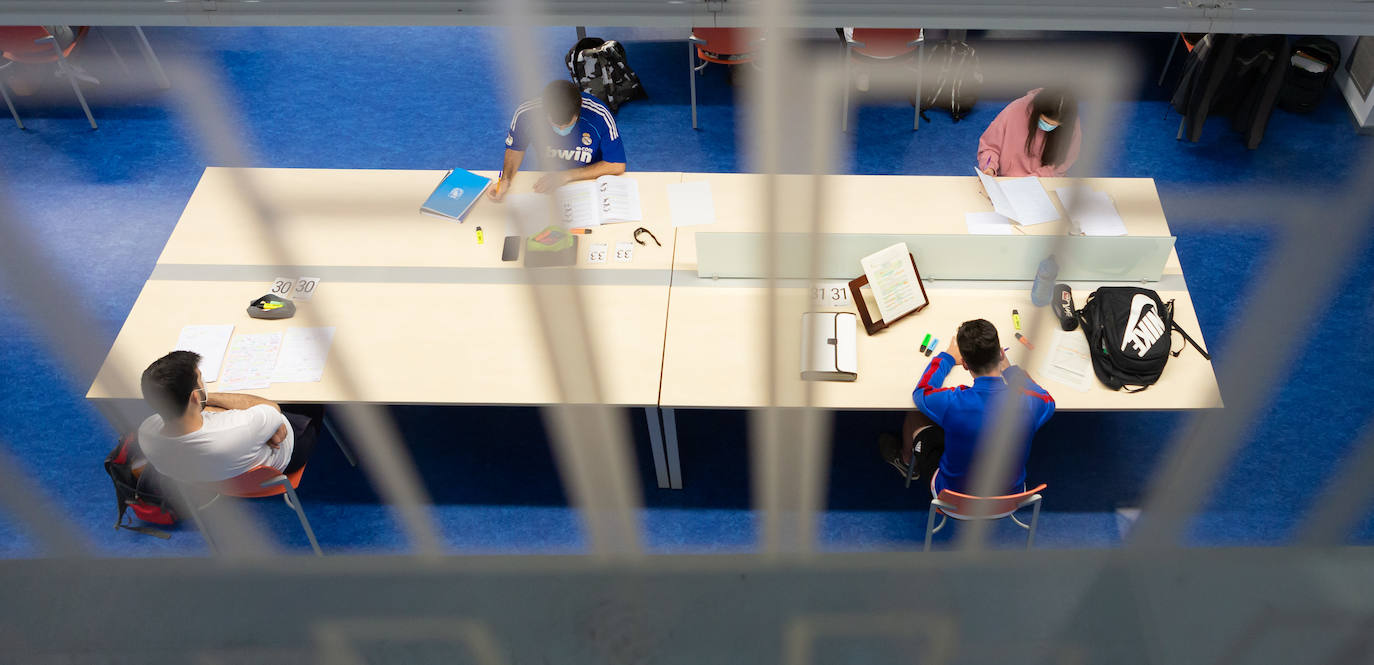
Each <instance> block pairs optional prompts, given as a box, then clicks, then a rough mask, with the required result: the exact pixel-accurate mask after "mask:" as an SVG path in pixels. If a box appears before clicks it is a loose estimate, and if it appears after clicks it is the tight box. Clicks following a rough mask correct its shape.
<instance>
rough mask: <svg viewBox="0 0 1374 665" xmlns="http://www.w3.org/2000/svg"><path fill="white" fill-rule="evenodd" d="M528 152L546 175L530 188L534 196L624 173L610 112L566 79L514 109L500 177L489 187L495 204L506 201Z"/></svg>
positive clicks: (620, 146)
mask: <svg viewBox="0 0 1374 665" xmlns="http://www.w3.org/2000/svg"><path fill="white" fill-rule="evenodd" d="M526 151H533V153H534V154H533V157H534V161H535V164H536V165H537V167H538V168H539V169H541V170H543V171H547V173H545V174H544V175H543V176H541V177H540V178H539V181H538V182H536V183H535V184H534V191H536V192H548V191H552V190H554V189H557V188H558V187H560V186H562V185H564V184H567V183H569V182H572V181H574V180H595V179H597V178H599V177H601V176H603V175H620V174H622V173H624V172H625V144H624V143H622V142H621V140H620V128H619V127H616V124H615V118H614V117H612V116H611V110H610V109H608V108H606V105H605V104H602V103H601V102H600V101H599V100H597V98H595V97H593V96H591V95H586V94H583V93H582V91H580V90H578V89H577V86H575V85H573V84H572V82H570V81H553V82H552V83H549V84H548V85H546V86H544V94H543V95H540V96H539V97H538V98H536V99H531V100H528V101H526V102H525V103H523V104H521V105H520V106H519V107H518V108H516V109H515V115H514V116H512V117H511V119H510V131H509V132H507V133H506V154H505V157H504V159H503V162H502V166H501V177H500V178H499V179H498V180H497V181H496V184H494V185H492V186H491V187H490V188H489V189H487V196H489V197H491V199H492V200H493V201H500V200H501V199H503V198H505V196H506V192H507V191H508V190H509V189H510V183H511V180H512V179H514V178H515V172H516V171H519V170H520V163H521V162H522V161H524V159H525V152H526Z"/></svg>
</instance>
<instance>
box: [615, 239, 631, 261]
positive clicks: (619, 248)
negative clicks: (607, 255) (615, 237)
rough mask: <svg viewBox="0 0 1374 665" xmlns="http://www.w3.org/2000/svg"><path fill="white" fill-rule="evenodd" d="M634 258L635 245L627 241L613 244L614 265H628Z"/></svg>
mask: <svg viewBox="0 0 1374 665" xmlns="http://www.w3.org/2000/svg"><path fill="white" fill-rule="evenodd" d="M634 258H635V244H634V243H632V242H629V241H624V242H618V243H616V244H615V261H616V263H629V262H630V261H633V260H634Z"/></svg>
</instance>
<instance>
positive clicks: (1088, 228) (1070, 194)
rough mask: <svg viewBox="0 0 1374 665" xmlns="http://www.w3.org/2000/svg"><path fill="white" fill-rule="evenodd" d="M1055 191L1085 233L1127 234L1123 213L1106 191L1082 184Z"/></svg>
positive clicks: (1100, 234) (1074, 221)
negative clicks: (1118, 209)
mask: <svg viewBox="0 0 1374 665" xmlns="http://www.w3.org/2000/svg"><path fill="white" fill-rule="evenodd" d="M1055 192H1056V193H1058V194H1059V202H1060V203H1062V204H1064V210H1065V212H1067V213H1068V215H1069V218H1070V219H1072V220H1073V223H1074V224H1076V225H1077V226H1078V230H1079V231H1082V232H1083V235H1089V236H1124V235H1126V222H1125V221H1124V220H1122V219H1121V213H1119V212H1117V210H1116V205H1115V204H1113V203H1112V198H1111V197H1110V196H1107V193H1106V192H1099V191H1095V190H1092V189H1089V188H1087V187H1082V186H1077V187H1064V188H1061V189H1057V190H1055Z"/></svg>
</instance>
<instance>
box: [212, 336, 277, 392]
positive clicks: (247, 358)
mask: <svg viewBox="0 0 1374 665" xmlns="http://www.w3.org/2000/svg"><path fill="white" fill-rule="evenodd" d="M280 349H281V333H279V332H275V333H258V334H255V335H239V336H238V337H235V338H234V341H233V343H231V344H230V345H229V355H228V357H227V358H225V360H224V378H222V379H221V380H220V384H219V389H220V390H222V391H225V392H228V391H230V390H249V389H254V388H266V387H267V386H269V385H272V370H273V368H275V367H276V366H277V351H278V350H280Z"/></svg>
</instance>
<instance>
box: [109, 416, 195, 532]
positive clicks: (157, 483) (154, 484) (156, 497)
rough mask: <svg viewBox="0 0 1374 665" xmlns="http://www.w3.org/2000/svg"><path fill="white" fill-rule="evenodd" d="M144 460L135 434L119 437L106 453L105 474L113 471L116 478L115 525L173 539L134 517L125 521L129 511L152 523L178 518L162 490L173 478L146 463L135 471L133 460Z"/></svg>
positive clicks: (166, 523)
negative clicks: (113, 446)
mask: <svg viewBox="0 0 1374 665" xmlns="http://www.w3.org/2000/svg"><path fill="white" fill-rule="evenodd" d="M142 459H143V453H142V451H140V450H139V449H138V439H137V437H136V435H134V434H125V435H124V436H122V437H120V439H119V445H116V446H115V448H114V450H111V451H110V454H109V455H106V456H105V473H108V474H110V480H113V481H114V489H115V507H116V508H117V509H118V512H117V513H115V528H116V529H128V530H130V531H137V532H138V533H142V534H146V535H149V536H157V537H158V538H163V539H166V538H170V537H171V535H170V534H168V533H167V532H166V531H163V530H161V529H154V528H152V527H148V526H137V525H135V524H134V523H133V520H132V519H130V520H129V521H128V523H127V524H126V523H125V517H126V514H127V513H130V512H132V513H133V514H134V517H135V518H137V519H139V520H140V521H143V522H149V523H152V524H161V525H164V526H170V525H172V524H176V521H177V514H176V511H175V510H174V509H173V508H172V502H171V499H170V497H168V496H167V493H166V492H165V491H164V490H163V488H164V487H170V481H168V480H166V479H165V476H163V475H162V474H161V473H158V471H157V469H154V468H153V465H152V464H144V465H143V468H142V469H141V470H140V471H139V472H138V473H135V472H134V462H136V461H139V460H142Z"/></svg>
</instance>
